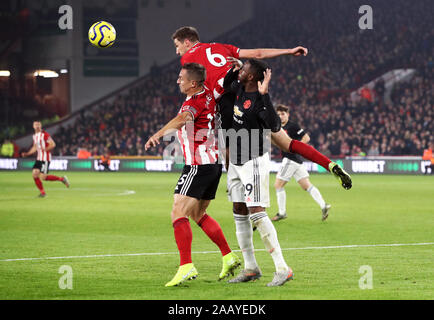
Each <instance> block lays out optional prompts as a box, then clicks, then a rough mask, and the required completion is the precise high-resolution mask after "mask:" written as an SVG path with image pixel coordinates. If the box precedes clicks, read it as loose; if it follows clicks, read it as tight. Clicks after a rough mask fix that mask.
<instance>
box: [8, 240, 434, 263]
mask: <svg viewBox="0 0 434 320" xmlns="http://www.w3.org/2000/svg"><path fill="white" fill-rule="evenodd" d="M429 245H434V242H424V243H391V244H353V245H346V246H326V247H302V248H282V251H290V250H325V249H345V248H368V247H402V246H429ZM233 251H235V252H240V251H241V250H233ZM255 251H265V249H255ZM192 253H193V254H207V253H220V251H193V252H192ZM173 254H178V252H144V253H119V254H95V255H87V256H66V257H42V258H20V259H4V260H0V262H10V261H35V260H60V259H85V258H106V257H133V256H160V255H173Z"/></svg>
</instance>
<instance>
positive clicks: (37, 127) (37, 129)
mask: <svg viewBox="0 0 434 320" xmlns="http://www.w3.org/2000/svg"><path fill="white" fill-rule="evenodd" d="M33 129H34V130H35V132H41V130H42V124H41V123H40V122H39V121H35V122H33Z"/></svg>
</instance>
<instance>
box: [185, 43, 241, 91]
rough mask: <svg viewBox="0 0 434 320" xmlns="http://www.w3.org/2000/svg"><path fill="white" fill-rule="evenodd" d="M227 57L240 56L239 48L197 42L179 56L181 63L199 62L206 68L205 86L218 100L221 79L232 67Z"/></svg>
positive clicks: (221, 87) (221, 85)
mask: <svg viewBox="0 0 434 320" xmlns="http://www.w3.org/2000/svg"><path fill="white" fill-rule="evenodd" d="M227 57H234V58H237V59H238V58H239V57H240V48H238V47H235V46H233V45H230V44H222V43H201V42H199V43H197V44H195V45H194V46H193V47H192V48H191V49H190V50H188V51H187V52H186V53H185V54H184V55H183V56H182V58H181V65H184V64H186V63H191V62H195V63H199V64H201V65H203V66H204V67H205V69H206V80H205V86H206V87H207V88H209V89H210V90H211V91H212V93H213V94H214V98H215V99H216V100H218V99H219V98H220V96H221V95H222V94H223V92H224V90H223V81H224V78H225V76H226V73H227V72H228V71H229V70H230V69H231V68H232V65H231V63H230V62H229V61H228V60H227V59H226V58H227Z"/></svg>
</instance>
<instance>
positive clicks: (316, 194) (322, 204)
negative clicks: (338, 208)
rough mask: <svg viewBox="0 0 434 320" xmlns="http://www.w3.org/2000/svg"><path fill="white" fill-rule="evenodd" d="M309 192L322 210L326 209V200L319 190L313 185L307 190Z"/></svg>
mask: <svg viewBox="0 0 434 320" xmlns="http://www.w3.org/2000/svg"><path fill="white" fill-rule="evenodd" d="M307 192H309V194H310V195H311V196H312V198H313V200H315V201H316V203H318V205H319V206H320V207H321V209H324V208H325V206H326V203H325V201H324V199H323V198H322V195H321V193H320V192H319V190H318V189H317V188H316V187H315V186H314V185H313V184H311V185H310V187H309V188H308V189H307Z"/></svg>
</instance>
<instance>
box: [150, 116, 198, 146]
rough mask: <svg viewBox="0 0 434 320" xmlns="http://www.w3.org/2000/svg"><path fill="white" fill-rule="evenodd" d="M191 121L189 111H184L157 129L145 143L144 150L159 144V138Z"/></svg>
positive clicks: (191, 117)
mask: <svg viewBox="0 0 434 320" xmlns="http://www.w3.org/2000/svg"><path fill="white" fill-rule="evenodd" d="M188 121H193V116H192V115H191V113H190V112H189V111H184V112H182V113H180V114H178V115H177V116H176V117H175V118H173V119H172V120H170V121H169V122H168V123H167V124H166V125H165V126H164V127H163V128H161V129H160V130H158V131H157V133H155V134H154V135H153V136H152V137H150V138H149V140H148V141H147V142H146V144H145V150H148V149H149V148H152V147H155V146H157V145H159V144H160V139H161V138H162V137H164V136H165V135H167V134H170V133H172V132H174V131H177V130H179V129H181V128H182V127H183V126H184V125H185V123H186V122H188Z"/></svg>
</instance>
